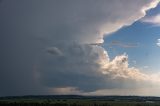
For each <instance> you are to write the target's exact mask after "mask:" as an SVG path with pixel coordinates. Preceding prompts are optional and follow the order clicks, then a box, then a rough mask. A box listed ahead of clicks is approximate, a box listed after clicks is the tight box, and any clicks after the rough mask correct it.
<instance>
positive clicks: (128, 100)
mask: <svg viewBox="0 0 160 106" xmlns="http://www.w3.org/2000/svg"><path fill="white" fill-rule="evenodd" d="M0 106H160V98H159V97H138V96H91V97H90V96H76V95H59V96H23V97H1V98H0Z"/></svg>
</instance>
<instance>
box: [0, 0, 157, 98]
mask: <svg viewBox="0 0 160 106" xmlns="http://www.w3.org/2000/svg"><path fill="white" fill-rule="evenodd" d="M159 2H160V0H0V43H1V44H0V48H1V49H0V96H18V95H57V94H78V95H139V96H160V65H159V64H160V3H159Z"/></svg>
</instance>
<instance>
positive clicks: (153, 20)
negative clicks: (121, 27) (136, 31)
mask: <svg viewBox="0 0 160 106" xmlns="http://www.w3.org/2000/svg"><path fill="white" fill-rule="evenodd" d="M141 21H142V22H145V23H150V24H154V25H155V26H160V14H158V15H155V16H150V17H146V18H143V19H142V20H141Z"/></svg>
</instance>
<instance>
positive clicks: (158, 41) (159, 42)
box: [156, 39, 160, 47]
mask: <svg viewBox="0 0 160 106" xmlns="http://www.w3.org/2000/svg"><path fill="white" fill-rule="evenodd" d="M156 44H157V46H159V47H160V39H157V43H156Z"/></svg>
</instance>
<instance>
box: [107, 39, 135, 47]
mask: <svg viewBox="0 0 160 106" xmlns="http://www.w3.org/2000/svg"><path fill="white" fill-rule="evenodd" d="M107 45H108V46H109V47H112V46H118V47H122V48H135V47H138V43H124V42H121V41H117V40H115V41H112V42H111V43H109V44H107Z"/></svg>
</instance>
